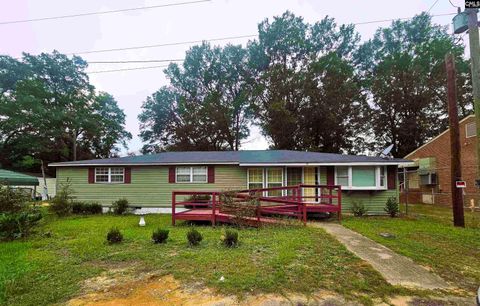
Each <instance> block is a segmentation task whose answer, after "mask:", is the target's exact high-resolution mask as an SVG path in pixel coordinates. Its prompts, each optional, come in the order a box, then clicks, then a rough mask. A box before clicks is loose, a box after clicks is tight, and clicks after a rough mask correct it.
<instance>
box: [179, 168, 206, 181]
mask: <svg viewBox="0 0 480 306" xmlns="http://www.w3.org/2000/svg"><path fill="white" fill-rule="evenodd" d="M176 182H177V183H206V182H207V167H204V166H202V167H177V168H176Z"/></svg>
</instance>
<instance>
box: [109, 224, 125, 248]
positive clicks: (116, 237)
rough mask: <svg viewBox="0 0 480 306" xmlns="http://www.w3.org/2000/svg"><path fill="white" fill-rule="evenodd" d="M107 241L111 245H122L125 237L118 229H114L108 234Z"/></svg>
mask: <svg viewBox="0 0 480 306" xmlns="http://www.w3.org/2000/svg"><path fill="white" fill-rule="evenodd" d="M107 241H108V243H110V244H114V243H120V242H122V241H123V235H122V233H121V232H120V230H119V229H118V228H116V227H112V228H111V229H110V230H109V231H108V233H107Z"/></svg>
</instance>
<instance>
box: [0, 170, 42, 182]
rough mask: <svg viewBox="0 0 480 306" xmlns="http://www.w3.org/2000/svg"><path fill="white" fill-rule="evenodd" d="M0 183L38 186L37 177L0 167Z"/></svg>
mask: <svg viewBox="0 0 480 306" xmlns="http://www.w3.org/2000/svg"><path fill="white" fill-rule="evenodd" d="M0 185H14V186H38V185H39V182H38V178H36V177H34V176H30V175H26V174H22V173H18V172H13V171H9V170H4V169H0Z"/></svg>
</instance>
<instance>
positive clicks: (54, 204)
mask: <svg viewBox="0 0 480 306" xmlns="http://www.w3.org/2000/svg"><path fill="white" fill-rule="evenodd" d="M72 194H73V189H72V184H71V182H70V180H69V179H67V182H66V183H64V184H62V185H61V187H60V190H59V191H58V192H57V194H56V195H55V197H54V198H53V199H52V201H51V202H50V206H49V209H50V211H52V212H53V213H55V214H56V215H57V216H60V217H63V216H67V215H69V214H71V213H72V206H73V199H74V197H73V196H72Z"/></svg>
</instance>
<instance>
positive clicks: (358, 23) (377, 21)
mask: <svg viewBox="0 0 480 306" xmlns="http://www.w3.org/2000/svg"><path fill="white" fill-rule="evenodd" d="M456 14H457V13H444V14H436V15H431V16H432V17H443V16H451V15H456ZM412 18H413V17H402V18H394V19H382V20H373V21H364V22H357V23H354V25H364V24H371V23H381V22H389V21H396V20H408V19H412Z"/></svg>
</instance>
